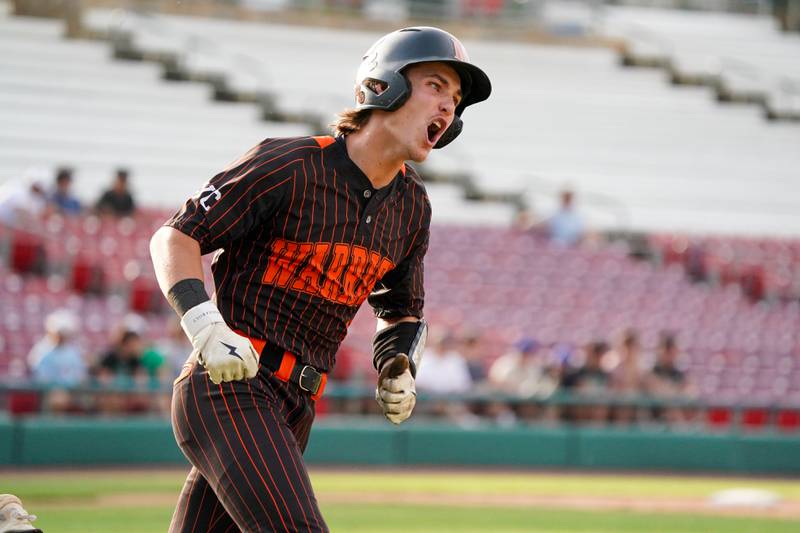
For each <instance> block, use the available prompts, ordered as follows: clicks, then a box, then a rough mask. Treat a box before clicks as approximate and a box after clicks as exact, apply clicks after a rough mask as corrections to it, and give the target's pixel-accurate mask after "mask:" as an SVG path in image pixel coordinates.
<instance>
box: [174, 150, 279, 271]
mask: <svg viewBox="0 0 800 533" xmlns="http://www.w3.org/2000/svg"><path fill="white" fill-rule="evenodd" d="M268 142H269V139H268V140H266V141H264V142H262V143H260V144H259V145H257V146H255V147H254V148H252V149H251V150H250V151H249V152H248V153H246V154H245V155H244V156H242V157H241V158H240V159H239V160H238V161H236V162H235V163H233V164H232V165H231V166H230V167H228V168H227V169H226V170H224V171H222V172H220V173H218V174H217V175H216V176H214V177H213V178H211V180H209V181H208V183H207V184H206V185H205V186H204V187H203V188H202V189H201V190H200V191H198V192H197V193H195V194H194V195H193V196H192V197H191V198H189V199H188V200H187V201H186V203H185V204H184V205H183V207H182V208H181V209H180V211H178V212H177V213H176V214H175V215H174V216H173V217H172V218H171V219H170V220H168V221H167V223H166V225H167V226H171V227H173V228H175V229H177V230H178V231H181V232H182V233H185V234H186V235H188V236H189V237H192V238H193V239H195V240H196V241H197V242H198V243H200V252H201V253H202V254H204V255H205V254H207V253H210V252H213V251H214V250H217V249H219V248H224V247H225V246H226V245H227V244H229V243H231V242H234V241H236V240H237V239H239V238H241V237H243V236H244V235H247V233H248V232H249V231H250V230H252V229H253V228H254V227H256V226H257V225H258V224H259V223H261V222H262V221H264V220H266V219H268V218H269V217H272V216H274V215H275V214H276V212H277V210H278V207H279V206H280V204H281V201H282V198H283V196H284V193H285V191H286V187H285V185H286V184H287V183H289V182H290V181H291V180H292V179H293V174H292V172H291V170H289V171H287V170H286V165H285V164H284V161H283V158H280V157H275V156H273V155H271V154H265V153H264V150H263V149H262V147H263V146H264V144H266V143H268ZM290 186H291V185H290Z"/></svg>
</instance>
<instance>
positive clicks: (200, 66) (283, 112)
mask: <svg viewBox="0 0 800 533" xmlns="http://www.w3.org/2000/svg"><path fill="white" fill-rule="evenodd" d="M86 25H87V26H88V28H89V30H90V32H91V33H92V34H93V35H94V36H95V37H96V38H102V39H107V40H109V41H110V42H111V43H112V46H113V49H114V57H115V58H117V59H121V60H130V61H136V62H152V63H156V64H160V65H161V68H162V70H163V76H164V78H165V79H169V80H174V81H193V82H202V83H206V84H208V85H209V86H210V87H211V92H212V94H213V97H214V99H216V100H218V101H227V102H246V103H253V104H256V105H257V106H258V107H259V109H260V110H261V116H262V118H264V119H265V120H271V121H276V122H296V123H303V124H307V125H308V127H309V128H310V129H311V130H312V131H316V132H327V131H328V130H329V128H328V124H329V123H331V122H333V120H334V119H335V116H334V115H333V114H332V111H333V110H338V109H344V108H346V107H349V106H350V105H351V104H352V102H351V100H352V98H351V95H350V94H349V93H348V91H347V90H342V89H346V88H347V87H349V86H350V85H351V84H352V73H350V72H348V71H343V70H342V69H341V67H340V62H339V59H340V58H341V57H344V56H345V54H346V53H347V51H348V50H349V51H350V56H351V57H360V55H361V54H362V53H363V51H364V46H365V45H364V36H363V35H358V34H355V35H356V36H353V35H349V36H348V33H347V32H341V31H337V30H328V29H320V28H316V29H314V31H313V32H309V31H306V32H302V33H298V32H297V30H296V29H295V28H290V27H281V26H274V25H265V24H252V23H243V22H236V21H226V20H208V19H203V18H198V17H180V16H167V15H145V14H140V13H133V12H123V13H122V14H121V13H120V11H119V10H113V11H112V10H104V9H93V10H91V11H89V13H88V14H87V16H86ZM263 32H267V33H269V34H270V39H271V40H270V42H269V43H264V42H260V40H261V38H262V37H261V36H260V35H259V34H260V33H263ZM209 36H213V38H212V37H209ZM377 37H378V35H375V36H374V39H377ZM299 38H302V42H298V39H299ZM309 39H310V40H309ZM374 39H373V40H374ZM331 42H336V43H337V44H336V51H335V52H333V53H332V52H331V51H329V50H327V49H329V48H330V43H331ZM278 43H280V45H279V46H280V48H278V47H276V46H275V45H276V44H278ZM261 49H263V50H274V49H280V50H281V53H283V54H290V53H291V54H295V55H294V56H291V58H290V59H289V60H288V61H283V60H282V61H280V62H278V61H276V62H274V64H270V66H271V67H273V70H271V71H267V70H266V67H265V64H264V60H263V59H255V57H254V56H255V55H258V54H257V53H254V52H253V50H261ZM325 54H328V56H330V60H328V61H326V60H325V59H326V58H325ZM320 55H322V56H323V57H322V59H320ZM287 65H292V68H291V69H289V70H288V71H286V70H281V69H285V67H286V66H287ZM299 65H313V68H311V69H310V70H313V71H314V76H315V80H314V82H313V83H312V84H309V83H308V77H307V76H303V75H300V74H298V70H302V69H297V67H298V66H299ZM328 87H337V88H338V89H339V90H338V91H337V90H328V89H327V88H328ZM421 173H422V174H423V175H424V176H425V180H426V182H428V183H430V184H431V185H432V186H433V187H434V188H435V187H438V186H439V185H441V187H440V188H439V192H438V193H437V194H435V195H434V196H436V197H437V198H444V195H445V194H447V195H450V198H449V199H448V200H447V201H445V202H442V204H443V205H446V207H444V209H445V213H446V215H447V218H448V220H451V219H452V220H453V221H454V222H455V221H460V220H463V219H465V217H463V216H461V215H460V213H463V212H464V208H466V209H468V210H469V211H471V212H472V213H473V215H474V216H477V217H478V220H485V221H486V222H487V223H489V224H493V223H497V222H498V221H499V220H503V223H509V222H510V221H511V219H512V218H513V215H514V213H515V212H517V211H519V210H520V209H523V208H524V207H525V201H526V200H525V197H524V195H523V194H522V190H521V189H520V188H519V187H506V188H505V189H503V190H496V188H494V189H487V188H486V187H484V186H483V185H482V184H480V183H479V182H478V181H477V180H476V179H475V177H474V176H473V175H472V174H471V173H470V172H469V170H465V169H462V170H454V169H453V168H452V167H448V166H447V165H436V164H435V163H433V164H431V163H425V164H424V165H421ZM453 185H454V186H455V187H453ZM454 206H458V208H455V207H454ZM501 213H502V214H501ZM483 214H485V218H482V217H483Z"/></svg>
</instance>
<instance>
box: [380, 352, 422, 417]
mask: <svg viewBox="0 0 800 533" xmlns="http://www.w3.org/2000/svg"><path fill="white" fill-rule="evenodd" d="M375 400H376V401H377V402H378V405H380V406H381V409H383V414H384V415H385V416H386V418H388V419H389V421H390V422H392V423H393V424H400V423H401V422H403V421H404V420H405V419H407V418H408V417H409V416H411V411H413V410H414V406H415V405H416V403H417V388H416V386H415V383H414V377H413V376H412V375H411V369H410V368H409V363H408V356H407V355H405V354H402V353H401V354H397V355H396V356H395V357H394V359H392V360H391V361H389V362H388V363H386V364H385V365H384V367H383V369H382V370H381V373H380V375H379V376H378V387H377V389H376V390H375Z"/></svg>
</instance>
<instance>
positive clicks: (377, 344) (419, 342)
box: [372, 320, 428, 377]
mask: <svg viewBox="0 0 800 533" xmlns="http://www.w3.org/2000/svg"><path fill="white" fill-rule="evenodd" d="M427 338H428V323H427V322H425V321H424V320H420V321H418V322H397V323H396V324H392V325H391V326H389V327H388V328H384V329H382V330H380V331H379V332H378V333H376V334H375V337H373V339H372V365H373V366H374V367H375V369H376V370H377V371H378V372H380V371H381V368H382V367H383V363H384V362H386V361H387V360H388V359H391V358H392V357H394V356H396V355H397V354H401V353H402V354H406V355H407V356H408V362H409V368H410V370H411V375H412V376H414V377H416V376H417V369H418V368H419V365H420V363H421V362H422V352H423V351H424V350H425V341H426V340H427Z"/></svg>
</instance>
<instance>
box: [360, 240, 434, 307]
mask: <svg viewBox="0 0 800 533" xmlns="http://www.w3.org/2000/svg"><path fill="white" fill-rule="evenodd" d="M420 233H422V235H419V236H418V238H419V242H418V243H417V244H416V245H415V246H414V248H413V249H412V252H411V253H410V254H409V255H408V256H406V258H405V259H404V260H403V261H401V262H400V263H399V264H398V265H397V266H396V267H394V268H393V269H392V270H390V271H389V272H387V273H386V274H385V275H384V276H383V278H382V279H381V280H380V281H379V282H378V283H377V284H375V288H374V289H373V291H372V293H371V294H370V295H369V297H368V301H369V304H370V305H371V306H372V307H373V309H374V310H375V316H376V317H378V318H400V317H404V316H415V317H417V318H422V308H423V305H424V303H425V289H424V287H423V261H424V259H425V252H427V251H428V240H429V236H430V230H429V228H427V227H426V228H424V229H421V230H420Z"/></svg>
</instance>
